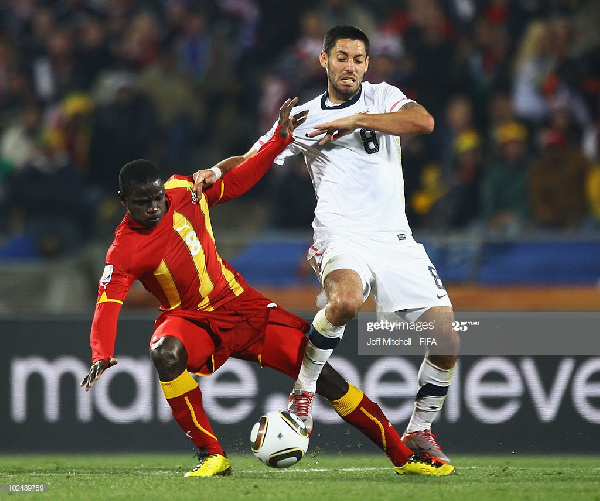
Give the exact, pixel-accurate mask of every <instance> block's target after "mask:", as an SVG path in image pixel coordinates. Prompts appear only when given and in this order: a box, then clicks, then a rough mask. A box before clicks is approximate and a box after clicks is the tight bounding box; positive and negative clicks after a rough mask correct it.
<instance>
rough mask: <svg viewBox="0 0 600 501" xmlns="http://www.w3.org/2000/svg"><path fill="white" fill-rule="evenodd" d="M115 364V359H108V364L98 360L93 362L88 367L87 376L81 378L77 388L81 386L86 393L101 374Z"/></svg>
mask: <svg viewBox="0 0 600 501" xmlns="http://www.w3.org/2000/svg"><path fill="white" fill-rule="evenodd" d="M117 362H118V360H117V359H116V358H115V357H110V359H109V362H108V364H107V363H106V361H105V360H98V361H97V362H94V363H93V364H92V366H91V367H90V372H88V375H87V376H85V377H84V378H83V381H82V382H81V384H80V385H79V386H83V387H84V388H85V391H88V390H89V389H90V388H91V387H92V385H93V384H94V382H95V381H96V380H98V379H99V378H100V376H101V375H102V373H103V372H104V371H105V370H106V369H108V368H109V367H112V366H113V365H117Z"/></svg>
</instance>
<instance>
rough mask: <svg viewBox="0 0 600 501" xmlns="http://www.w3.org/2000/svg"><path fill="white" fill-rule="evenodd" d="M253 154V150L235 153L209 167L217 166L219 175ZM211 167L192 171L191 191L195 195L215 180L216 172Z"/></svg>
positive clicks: (199, 193)
mask: <svg viewBox="0 0 600 501" xmlns="http://www.w3.org/2000/svg"><path fill="white" fill-rule="evenodd" d="M253 154H254V150H250V151H248V152H247V153H246V154H245V155H237V156H233V157H229V158H226V159H225V160H221V161H220V162H219V163H217V164H215V165H214V166H213V167H212V168H211V169H214V168H217V169H219V170H220V171H221V175H223V174H226V173H227V172H229V171H230V170H231V169H235V168H236V167H237V166H238V165H240V164H241V163H242V162H243V161H244V160H246V158H250V157H251V156H252V155H253ZM211 169H201V170H199V171H196V172H195V173H194V175H193V178H194V187H193V192H194V193H196V195H198V196H200V195H201V193H202V190H205V189H207V188H210V187H211V186H212V185H213V184H215V183H216V182H217V179H218V178H217V174H216V172H215V171H214V170H211Z"/></svg>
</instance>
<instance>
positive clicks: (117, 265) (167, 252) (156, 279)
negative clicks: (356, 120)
mask: <svg viewBox="0 0 600 501" xmlns="http://www.w3.org/2000/svg"><path fill="white" fill-rule="evenodd" d="M291 140H292V139H291V136H290V137H289V138H288V139H281V138H280V137H279V136H278V134H277V133H276V134H274V136H273V138H272V140H271V141H270V143H271V145H270V147H269V148H267V151H264V152H263V150H264V149H265V148H264V147H263V148H262V149H261V151H260V152H259V154H257V155H255V156H253V157H251V158H250V159H248V160H246V161H245V162H243V163H242V164H240V165H239V166H238V167H236V168H235V169H233V170H231V171H230V172H228V173H227V174H226V175H225V176H224V177H223V179H220V180H218V181H217V182H216V183H215V184H214V185H213V186H212V187H211V188H209V189H207V190H206V191H205V192H204V193H203V194H202V196H201V197H200V199H199V200H196V197H195V195H194V194H193V193H192V187H193V185H194V182H193V179H192V176H179V175H175V176H172V177H171V178H170V179H169V180H168V181H167V182H166V183H165V198H166V203H167V207H168V208H167V212H166V213H165V215H164V216H163V218H162V219H161V221H160V222H159V223H158V225H157V226H156V227H153V228H147V227H145V226H142V225H140V224H138V223H136V222H134V221H133V220H132V219H131V218H130V217H129V215H128V214H127V215H125V217H124V219H123V221H122V222H121V223H120V224H119V226H118V227H117V229H116V231H115V239H114V241H113V243H112V245H111V246H110V248H109V249H108V252H107V255H106V263H105V268H104V273H103V275H102V277H101V279H100V283H99V288H98V301H97V304H96V311H95V314H94V320H93V322H92V330H91V333H90V345H91V347H92V362H96V361H97V360H102V359H103V360H107V361H108V358H109V357H110V356H112V354H113V351H114V342H115V338H116V330H117V319H118V314H119V311H120V306H121V305H122V304H123V301H124V300H125V297H126V296H127V293H128V291H129V289H130V288H131V285H132V284H133V282H134V281H135V280H136V279H137V280H140V281H141V283H142V284H143V285H144V287H145V288H146V289H147V290H148V291H149V292H151V293H152V294H153V295H154V296H155V297H156V298H157V299H158V300H159V301H160V309H161V310H167V311H168V310H176V309H184V310H204V311H213V310H214V309H215V308H218V307H219V306H221V305H223V304H226V303H227V302H229V301H231V300H232V299H233V298H235V297H237V296H239V295H240V294H241V293H242V292H243V291H244V289H245V288H246V287H247V284H246V281H245V280H244V279H243V277H242V276H241V275H240V274H239V273H238V272H237V271H236V270H234V269H233V268H232V267H231V266H230V265H229V264H228V263H227V262H226V261H225V260H224V259H223V258H222V257H221V256H220V255H219V253H218V252H217V249H216V247H215V240H214V236H213V231H212V226H211V222H210V217H209V213H208V208H209V206H212V205H214V204H216V203H222V202H224V201H227V200H230V199H232V198H235V197H237V196H239V195H241V194H243V193H245V192H246V191H248V189H250V188H251V187H252V186H254V184H256V182H257V181H258V180H259V179H260V178H261V177H262V176H263V175H264V173H265V172H266V171H267V170H268V169H269V167H270V166H271V164H272V163H273V161H274V159H275V157H276V156H277V155H278V154H279V153H280V152H281V151H282V150H283V149H284V148H285V146H286V145H287V144H289V143H290V142H291Z"/></svg>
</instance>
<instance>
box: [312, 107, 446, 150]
mask: <svg viewBox="0 0 600 501" xmlns="http://www.w3.org/2000/svg"><path fill="white" fill-rule="evenodd" d="M434 125H435V123H434V120H433V117H432V116H431V115H430V114H429V112H428V111H427V110H426V109H425V108H424V107H423V106H421V105H420V104H418V103H415V102H410V103H407V104H405V105H404V106H403V107H402V108H400V110H398V111H394V112H391V113H375V114H371V113H357V114H356V115H350V116H347V117H342V118H338V119H337V120H332V121H331V122H327V123H323V124H320V125H315V127H314V128H315V130H314V131H312V132H310V133H309V134H308V137H317V136H320V135H323V134H324V136H323V138H322V139H321V140H320V141H319V144H320V145H323V144H325V143H326V142H327V141H337V140H338V139H339V138H341V137H344V136H346V135H348V134H351V133H352V132H354V131H355V130H356V129H370V130H374V131H379V132H383V133H384V134H391V135H393V136H414V135H417V134H429V133H431V132H433V128H434Z"/></svg>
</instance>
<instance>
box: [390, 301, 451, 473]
mask: <svg viewBox="0 0 600 501" xmlns="http://www.w3.org/2000/svg"><path fill="white" fill-rule="evenodd" d="M445 310H449V311H443V312H442V313H441V314H442V315H444V314H446V315H447V316H448V318H445V319H443V318H440V316H439V315H438V318H437V319H438V320H441V321H438V322H436V330H435V331H434V332H433V333H432V335H434V336H435V337H436V340H438V339H439V340H440V342H439V343H440V346H439V347H438V348H437V351H438V352H439V351H441V352H442V353H456V352H457V350H458V342H459V341H458V335H457V334H456V333H455V332H454V331H452V329H451V327H450V326H451V325H452V319H453V316H451V315H452V313H451V310H450V309H449V308H447V309H445ZM433 314H436V312H431V311H428V312H426V313H425V315H423V317H421V318H422V319H423V318H426V316H427V318H432V315H433ZM450 316H451V317H450ZM437 324H439V325H440V326H443V325H447V326H448V327H447V329H446V330H445V331H443V330H442V328H440V327H438V325H437ZM455 365H456V355H455V354H451V355H441V354H434V353H433V352H430V353H429V354H428V355H427V356H426V357H425V358H424V359H423V362H422V363H421V367H420V369H419V374H418V390H417V395H416V398H415V404H414V408H413V413H412V415H411V417H410V421H409V423H408V426H407V428H406V431H405V432H404V435H403V436H402V441H403V442H404V443H405V444H406V445H407V446H408V447H409V448H410V449H411V450H413V451H415V452H422V453H426V454H428V455H430V456H432V457H435V458H438V459H439V460H441V461H444V462H447V463H449V462H450V459H449V458H448V456H447V455H446V454H444V452H443V451H442V449H441V447H440V445H439V444H438V443H437V440H436V436H435V435H433V434H432V433H431V425H432V423H433V421H434V420H435V418H436V417H437V415H438V414H439V412H440V410H441V409H442V406H443V404H444V400H445V399H446V395H447V394H448V388H449V386H450V383H451V382H452V376H453V375H454V367H455Z"/></svg>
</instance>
